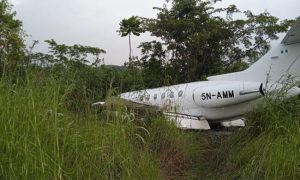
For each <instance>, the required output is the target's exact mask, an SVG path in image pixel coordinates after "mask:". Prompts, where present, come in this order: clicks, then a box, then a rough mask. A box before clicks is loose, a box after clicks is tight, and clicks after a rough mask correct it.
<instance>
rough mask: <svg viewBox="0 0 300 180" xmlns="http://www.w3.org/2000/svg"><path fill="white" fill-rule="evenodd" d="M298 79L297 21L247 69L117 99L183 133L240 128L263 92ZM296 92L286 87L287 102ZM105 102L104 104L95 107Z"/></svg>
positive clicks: (298, 91)
mask: <svg viewBox="0 0 300 180" xmlns="http://www.w3.org/2000/svg"><path fill="white" fill-rule="evenodd" d="M291 80H292V81H293V82H292V84H293V83H294V82H296V81H299V80H300V17H299V18H298V20H297V22H296V24H295V25H294V26H293V27H292V28H291V29H290V30H289V32H288V33H287V35H286V36H285V37H284V39H283V40H282V42H281V43H280V44H279V45H277V46H276V47H275V48H272V49H271V50H270V51H269V52H268V53H267V54H266V55H264V56H263V57H262V58H260V59H259V60H258V61H257V62H256V63H254V64H253V65H252V66H250V67H249V68H248V69H246V70H244V71H241V72H235V73H229V74H223V75H217V76H211V77H208V81H198V82H192V83H186V84H178V85H173V86H166V87H160V88H155V89H145V90H140V91H133V92H126V93H122V94H120V95H119V97H120V98H121V99H122V100H124V101H126V102H127V103H128V102H129V103H131V104H136V105H139V107H142V106H147V107H149V106H150V107H155V108H156V109H158V110H159V111H161V112H163V113H164V115H165V116H167V118H169V119H171V120H173V121H175V123H176V125H177V126H178V127H180V128H183V129H210V124H212V123H221V125H223V126H226V127H228V126H244V125H245V124H244V121H243V119H242V117H243V114H245V113H247V112H249V111H251V110H252V109H253V107H254V106H255V105H256V104H257V103H258V102H260V101H261V100H262V99H263V96H264V95H265V93H268V92H273V91H278V90H280V89H281V88H286V87H285V86H284V84H286V82H287V81H291ZM299 94H300V88H299V87H298V86H296V85H295V86H292V87H289V89H288V91H287V94H286V96H285V97H286V98H287V97H291V96H296V95H299ZM96 104H102V105H103V104H104V102H98V103H94V105H96Z"/></svg>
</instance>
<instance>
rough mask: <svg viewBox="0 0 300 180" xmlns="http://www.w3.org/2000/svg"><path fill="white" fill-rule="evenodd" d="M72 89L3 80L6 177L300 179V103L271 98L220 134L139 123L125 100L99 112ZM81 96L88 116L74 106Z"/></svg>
mask: <svg viewBox="0 0 300 180" xmlns="http://www.w3.org/2000/svg"><path fill="white" fill-rule="evenodd" d="M70 89H72V84H71V85H66V84H65V83H63V79H61V78H57V77H55V76H51V75H50V76H43V77H41V76H37V75H36V73H29V74H28V75H27V77H26V79H23V80H20V81H15V82H14V83H11V82H7V80H6V79H5V78H3V79H2V80H1V82H0V103H1V106H0V153H1V156H0V178H1V179H199V178H200V177H201V178H203V179H220V178H221V179H299V178H300V121H299V120H300V117H299V116H300V103H299V101H298V100H297V99H292V100H289V101H286V102H275V101H271V100H268V101H266V103H264V104H262V105H261V106H260V108H258V109H257V110H256V111H255V112H253V113H250V114H249V115H247V117H248V121H247V127H246V128H244V129H241V130H238V131H236V132H235V133H234V134H233V135H232V136H226V137H219V136H213V135H208V134H207V133H205V132H198V131H182V130H179V129H177V128H176V127H175V126H174V125H172V124H170V123H168V122H166V121H165V119H164V117H162V116H160V115H152V116H148V117H146V118H145V119H144V120H139V119H137V118H136V117H135V116H134V114H133V113H130V112H129V111H128V110H127V109H126V107H125V106H123V105H122V103H120V104H118V105H116V106H115V107H113V109H107V110H106V111H104V112H102V113H99V112H98V111H96V110H94V109H92V108H91V107H90V105H89V102H88V101H84V103H82V99H84V98H82V97H81V98H80V97H78V94H77V95H76V96H74V95H73V96H70V93H71V92H73V91H71V90H70ZM79 94H81V95H84V92H83V93H79ZM76 97H78V99H81V101H80V102H79V101H78V104H83V105H80V107H84V108H83V109H84V110H83V111H82V112H81V111H72V110H74V108H73V109H72V108H70V102H72V103H71V105H72V104H73V105H74V102H75V104H76V100H77V98H76ZM70 98H73V99H70ZM70 109H71V110H70ZM75 109H76V108H75ZM77 110H78V108H77ZM201 178H200V179H201Z"/></svg>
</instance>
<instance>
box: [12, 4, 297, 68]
mask: <svg viewBox="0 0 300 180" xmlns="http://www.w3.org/2000/svg"><path fill="white" fill-rule="evenodd" d="M9 1H10V2H11V3H12V4H14V8H13V9H14V10H15V11H17V18H18V19H20V20H21V21H22V22H23V26H24V30H25V31H26V33H27V34H29V35H30V36H31V37H28V38H27V39H28V40H27V41H28V44H31V42H32V40H39V41H40V44H39V46H38V47H37V48H36V50H37V51H43V52H47V51H46V50H47V46H46V44H45V43H44V42H43V41H44V40H47V39H51V38H53V39H54V40H56V41H57V42H58V43H64V44H68V45H73V44H82V45H89V46H95V47H99V48H102V49H105V50H106V51H107V53H106V55H104V58H105V64H116V65H123V63H124V62H125V61H127V60H128V54H129V52H128V51H129V50H128V39H127V37H124V38H121V37H120V36H119V35H118V33H117V32H116V31H117V30H118V28H119V22H120V21H121V20H122V19H124V18H128V17H130V16H132V15H136V16H143V17H155V15H156V11H155V10H153V9H152V7H154V6H156V7H162V5H163V3H164V2H165V0H115V1H112V0H9ZM230 4H235V5H237V7H238V8H239V9H240V10H242V11H245V10H251V11H252V12H254V13H261V12H264V11H268V12H270V13H271V14H272V15H274V16H276V17H279V18H280V19H285V18H296V17H298V16H300V1H299V0H223V1H222V2H219V3H218V4H217V6H218V7H226V6H228V5H230ZM152 39H153V38H152V37H150V36H149V35H142V36H139V37H133V39H132V40H133V55H135V56H139V55H140V50H139V49H137V48H136V47H137V46H138V45H139V43H140V42H143V41H150V40H152Z"/></svg>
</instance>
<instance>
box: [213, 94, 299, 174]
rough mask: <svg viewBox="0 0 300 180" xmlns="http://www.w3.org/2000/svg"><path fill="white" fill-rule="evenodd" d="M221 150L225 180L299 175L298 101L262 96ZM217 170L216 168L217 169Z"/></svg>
mask: <svg viewBox="0 0 300 180" xmlns="http://www.w3.org/2000/svg"><path fill="white" fill-rule="evenodd" d="M247 118H248V121H247V126H246V127H245V128H244V129H242V130H240V131H239V132H237V133H236V134H234V136H233V137H231V138H230V140H229V142H228V143H227V144H225V145H224V146H223V147H222V148H224V149H223V150H221V152H220V153H221V154H222V155H223V157H221V158H223V164H222V165H221V166H223V167H222V168H224V169H227V171H226V172H225V173H224V174H223V175H224V177H227V179H299V178H300V101H299V100H298V99H297V98H295V99H291V100H289V101H273V100H268V99H266V101H265V103H263V104H262V105H260V106H259V107H258V108H257V109H256V110H255V111H254V112H252V113H250V114H249V115H248V117H247ZM219 169H220V168H219Z"/></svg>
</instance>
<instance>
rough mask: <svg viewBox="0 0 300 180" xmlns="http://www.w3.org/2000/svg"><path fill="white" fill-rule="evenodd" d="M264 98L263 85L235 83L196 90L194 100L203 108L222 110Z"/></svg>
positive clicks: (257, 83)
mask: <svg viewBox="0 0 300 180" xmlns="http://www.w3.org/2000/svg"><path fill="white" fill-rule="evenodd" d="M262 96H264V88H263V83H259V82H236V83H235V82H234V83H230V84H227V85H226V84H225V85H224V84H222V85H214V86H209V87H201V88H196V89H195V90H194V94H193V99H194V101H195V103H196V104H198V105H199V106H201V107H207V108H220V107H224V106H228V105H234V104H239V103H243V102H247V101H251V100H255V99H258V98H260V97H262Z"/></svg>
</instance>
